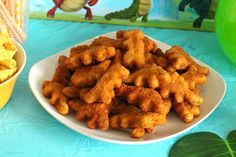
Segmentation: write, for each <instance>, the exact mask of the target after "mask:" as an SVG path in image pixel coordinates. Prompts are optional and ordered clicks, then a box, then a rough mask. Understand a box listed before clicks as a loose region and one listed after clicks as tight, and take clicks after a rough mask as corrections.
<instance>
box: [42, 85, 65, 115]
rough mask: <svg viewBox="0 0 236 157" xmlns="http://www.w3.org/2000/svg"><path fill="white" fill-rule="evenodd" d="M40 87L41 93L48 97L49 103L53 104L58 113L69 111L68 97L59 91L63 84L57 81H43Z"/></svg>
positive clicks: (63, 113)
mask: <svg viewBox="0 0 236 157" xmlns="http://www.w3.org/2000/svg"><path fill="white" fill-rule="evenodd" d="M42 87H43V95H44V96H45V97H47V98H50V100H49V103H50V104H51V105H53V106H55V107H56V109H57V111H58V112H59V113H60V114H62V115H67V114H68V113H69V107H68V104H67V101H68V98H67V97H66V96H65V95H64V94H63V93H62V92H61V90H62V89H63V88H64V86H63V85H62V84H60V83H57V82H52V81H44V82H43V85H42Z"/></svg>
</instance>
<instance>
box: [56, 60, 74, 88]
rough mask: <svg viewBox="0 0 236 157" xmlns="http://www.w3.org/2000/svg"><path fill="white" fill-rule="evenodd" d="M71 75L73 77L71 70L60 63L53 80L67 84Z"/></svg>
mask: <svg viewBox="0 0 236 157" xmlns="http://www.w3.org/2000/svg"><path fill="white" fill-rule="evenodd" d="M70 77H71V74H70V71H69V70H68V69H67V68H66V67H65V66H64V65H62V64H59V65H58V67H57V68H56V71H55V73H54V75H53V78H52V81H53V82H57V83H60V84H63V85H64V86H67V85H68V82H69V80H70Z"/></svg>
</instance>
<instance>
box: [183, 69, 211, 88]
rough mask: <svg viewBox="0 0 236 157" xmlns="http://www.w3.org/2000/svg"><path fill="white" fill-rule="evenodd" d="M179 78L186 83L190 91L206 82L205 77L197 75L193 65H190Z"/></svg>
mask: <svg viewBox="0 0 236 157" xmlns="http://www.w3.org/2000/svg"><path fill="white" fill-rule="evenodd" d="M181 76H182V77H184V79H185V80H186V81H187V83H188V86H189V88H190V89H195V88H196V87H197V85H203V84H205V83H206V81H207V79H206V76H205V75H203V74H201V73H199V72H198V70H197V67H196V66H195V65H191V66H190V67H189V68H188V69H187V72H185V73H184V74H182V75H181Z"/></svg>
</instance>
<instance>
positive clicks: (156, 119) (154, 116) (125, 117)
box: [110, 112, 166, 138]
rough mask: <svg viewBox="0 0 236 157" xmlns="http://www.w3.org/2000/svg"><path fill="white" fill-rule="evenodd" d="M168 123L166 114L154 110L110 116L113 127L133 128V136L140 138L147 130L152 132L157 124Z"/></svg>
mask: <svg viewBox="0 0 236 157" xmlns="http://www.w3.org/2000/svg"><path fill="white" fill-rule="evenodd" d="M165 123H166V116H165V115H162V114H158V113H152V112H147V113H145V112H129V113H121V114H117V115H114V116H112V117H111V118H110V126H111V128H115V129H118V128H125V129H132V132H131V136H132V137H134V138H140V137H142V136H143V135H144V133H145V130H147V132H150V131H151V130H153V128H154V127H155V126H157V125H163V124H165Z"/></svg>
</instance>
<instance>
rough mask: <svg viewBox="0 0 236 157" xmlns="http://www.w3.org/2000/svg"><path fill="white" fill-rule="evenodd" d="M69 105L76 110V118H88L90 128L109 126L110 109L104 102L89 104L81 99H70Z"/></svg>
mask: <svg viewBox="0 0 236 157" xmlns="http://www.w3.org/2000/svg"><path fill="white" fill-rule="evenodd" d="M68 104H69V107H70V108H71V109H73V110H74V111H76V112H77V113H76V119H78V120H79V121H82V120H87V126H88V128H90V129H95V128H97V127H99V128H100V129H101V130H108V128H109V117H108V114H109V110H108V107H107V105H106V104H104V103H93V104H87V103H85V102H83V101H81V100H76V99H74V100H70V101H69V103H68Z"/></svg>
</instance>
